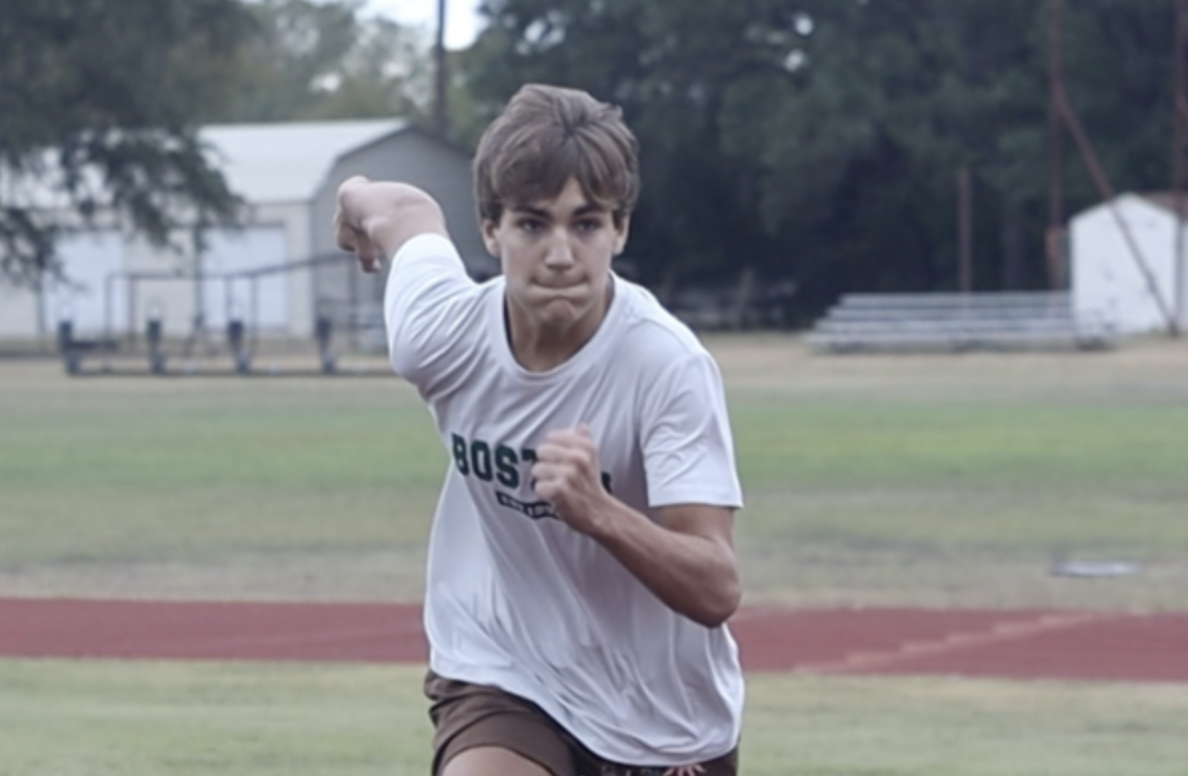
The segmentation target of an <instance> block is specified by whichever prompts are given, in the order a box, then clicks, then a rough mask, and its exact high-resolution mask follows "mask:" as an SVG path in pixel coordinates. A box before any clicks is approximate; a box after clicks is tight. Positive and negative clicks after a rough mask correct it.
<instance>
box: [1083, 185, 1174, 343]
mask: <svg viewBox="0 0 1188 776" xmlns="http://www.w3.org/2000/svg"><path fill="white" fill-rule="evenodd" d="M1113 205H1114V207H1115V208H1116V209H1117V217H1116V216H1115V214H1114V212H1113V211H1112V210H1111V208H1110V206H1109V204H1108V203H1102V204H1100V205H1097V206H1096V207H1093V208H1090V209H1089V210H1086V211H1084V212H1082V213H1080V214H1078V215H1077V216H1076V217H1074V218H1073V219H1072V224H1071V228H1070V238H1071V245H1070V252H1071V265H1072V276H1071V285H1072V298H1073V306H1074V309H1075V310H1076V312H1077V315H1078V316H1085V317H1088V318H1092V317H1095V316H1100V317H1102V318H1104V319H1105V320H1107V321H1110V322H1112V323H1113V325H1114V327H1115V330H1116V331H1117V332H1118V333H1119V334H1140V333H1145V332H1152V331H1166V330H1167V315H1169V314H1170V315H1171V316H1173V317H1174V318H1175V319H1176V320H1178V321H1179V326H1180V328H1181V329H1185V328H1188V268H1186V266H1185V263H1184V259H1183V257H1181V258H1180V259H1179V260H1177V257H1176V255H1175V254H1176V229H1177V228H1179V229H1183V228H1184V224H1183V223H1180V224H1179V226H1177V218H1176V214H1175V206H1174V199H1173V197H1172V196H1171V195H1168V194H1153V195H1138V194H1122V195H1120V196H1118V197H1117V198H1116V199H1115V200H1114V202H1113ZM1118 217H1120V218H1121V219H1122V220H1123V222H1124V223H1125V224H1126V225H1127V227H1128V228H1129V232H1130V234H1131V236H1132V237H1133V240H1134V244H1135V245H1136V246H1137V247H1138V253H1139V255H1140V256H1141V257H1142V260H1143V263H1144V264H1145V265H1146V267H1147V272H1144V271H1143V269H1142V267H1141V265H1140V264H1139V261H1137V260H1136V258H1135V255H1134V252H1133V251H1132V250H1131V249H1130V247H1129V243H1128V241H1127V239H1126V236H1125V233H1124V232H1123V230H1122V228H1121V227H1120V226H1119V223H1118ZM1182 243H1183V246H1184V250H1185V252H1186V253H1188V232H1185V233H1184V234H1183V238H1182ZM1165 311H1166V312H1165Z"/></svg>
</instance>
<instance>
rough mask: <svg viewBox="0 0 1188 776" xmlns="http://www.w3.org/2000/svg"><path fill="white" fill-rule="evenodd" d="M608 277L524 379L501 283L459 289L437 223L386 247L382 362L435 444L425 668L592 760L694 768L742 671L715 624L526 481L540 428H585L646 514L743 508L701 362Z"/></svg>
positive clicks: (733, 741) (671, 328)
mask: <svg viewBox="0 0 1188 776" xmlns="http://www.w3.org/2000/svg"><path fill="white" fill-rule="evenodd" d="M613 282H614V296H613V299H612V302H611V304H610V307H609V309H608V311H607V314H606V317H605V319H604V320H603V321H602V323H601V325H600V327H599V329H598V331H597V332H596V333H595V334H594V336H593V337H592V338H591V339H590V341H589V342H588V343H586V345H585V346H584V347H582V349H581V350H579V351H578V352H577V353H576V354H574V356H573V357H571V358H570V359H569V360H568V361H566V362H565V363H564V364H561V365H560V366H558V367H556V368H554V369H552V370H549V371H547V372H543V373H532V372H529V371H527V370H525V369H523V368H522V367H521V366H520V365H519V364H518V363H517V362H516V360H515V358H514V357H513V355H512V352H511V349H510V346H509V345H508V339H507V335H506V333H505V326H504V315H503V307H504V291H505V289H504V280H503V278H502V277H499V278H495V279H493V280H491V281H489V282H487V283H484V284H482V285H479V284H476V283H474V282H473V281H471V280H470V278H469V277H467V275H466V273H465V271H464V269H463V265H462V262H461V260H460V259H459V257H458V254H457V252H456V250H455V248H454V246H453V245H452V244H451V243H450V242H449V241H448V240H446V239H445V238H443V237H440V236H436V235H421V236H418V237H416V238H413V239H412V240H409V241H408V242H407V243H405V245H404V246H403V247H402V248H401V249H400V250H399V251H398V253H397V255H396V257H395V258H394V260H393V264H392V271H391V275H390V277H389V280H388V285H387V291H386V295H385V302H384V307H385V319H386V323H387V330H388V338H389V340H388V341H389V345H390V347H391V354H392V365H393V368H394V369H395V370H396V372H397V373H398V374H400V375H401V376H403V377H404V378H405V379H407V380H408V381H410V382H411V383H412V384H413V385H415V386H416V387H417V389H418V390H419V391H420V393H421V395H422V397H423V398H424V399H425V401H426V402H427V404H428V406H429V409H430V412H431V413H432V415H433V418H434V420H435V421H436V423H437V428H438V430H439V432H440V434H441V439H442V442H443V443H444V444H445V447H446V450H447V451H448V452H449V454H450V457H451V466H450V468H449V472H448V474H447V475H446V481H445V486H444V488H443V490H442V494H441V499H440V501H439V503H438V506H437V514H436V516H435V518H434V521H433V529H432V533H431V537H430V541H429V567H428V580H427V587H426V595H425V627H426V631H427V633H428V636H429V643H430V647H431V656H430V665H431V667H432V669H433V670H434V671H436V672H437V673H438V674H440V675H441V676H444V677H447V678H450V679H456V680H459V681H466V682H473V683H477V684H486V685H493V686H496V687H500V688H502V689H503V690H505V691H506V692H509V693H512V694H514V695H518V696H520V697H523V698H527V699H528V700H531V701H532V702H534V703H536V704H537V705H538V706H540V707H541V708H542V709H544V711H545V712H546V713H548V714H549V715H550V716H551V717H552V718H553V719H554V720H555V721H557V722H558V723H559V724H560V725H562V726H563V727H564V728H566V729H567V730H568V731H569V732H570V733H571V734H572V735H574V736H575V737H576V738H577V739H578V740H579V741H581V742H582V743H583V744H584V745H585V746H586V747H587V748H589V749H590V750H591V751H593V752H594V753H595V754H597V755H599V756H601V757H603V758H606V759H607V760H611V761H614V762H620V763H626V764H632V765H640V766H666V767H671V766H677V765H684V764H689V763H693V762H704V761H706V760H710V759H713V758H715V757H719V756H721V755H723V754H726V753H727V752H729V751H730V750H731V749H732V748H734V747H735V746H736V745H737V743H738V738H739V729H740V723H741V715H742V706H743V677H742V672H741V670H740V668H739V662H738V650H737V647H736V645H735V642H734V640H733V638H732V637H731V635H730V632H729V630H728V629H727V628H726V627H725V626H722V627H718V628H713V629H710V628H706V627H704V626H702V625H699V624H697V623H695V622H693V621H692V620H690V619H688V618H686V617H684V616H682V615H679V614H677V613H676V612H674V611H673V610H672V609H670V608H669V607H668V606H666V605H665V604H663V603H662V602H661V601H660V600H659V599H658V598H657V597H656V596H655V595H654V594H653V593H652V592H651V591H650V590H648V589H647V588H646V587H645V586H644V585H643V584H642V583H641V582H640V581H639V580H638V579H636V578H635V577H634V576H633V575H632V574H631V573H629V572H628V571H627V570H626V569H625V568H624V567H623V566H622V565H621V564H620V563H619V561H618V560H616V559H615V558H614V557H613V556H612V555H611V554H610V553H609V552H608V551H607V550H606V549H605V548H603V547H602V546H601V545H600V544H598V543H597V542H595V541H594V540H593V539H590V538H589V537H587V536H585V535H583V534H580V533H578V532H576V531H574V530H573V529H571V528H569V527H568V526H567V525H566V524H565V523H563V522H562V521H560V520H559V519H557V518H556V516H555V515H553V513H552V509H551V507H550V506H549V505H548V503H547V502H545V501H543V500H542V499H541V498H540V497H539V496H538V495H537V494H536V493H535V492H534V491H533V489H532V487H531V484H530V475H529V471H530V469H531V465H532V459H533V457H534V453H533V451H534V450H535V448H536V446H537V445H539V444H540V443H541V442H542V440H543V439H544V437H545V435H546V434H547V433H548V432H549V431H552V430H554V429H560V428H569V427H573V426H576V425H578V424H579V423H585V424H587V425H588V426H589V427H590V430H591V433H592V435H593V437H594V440H595V442H596V443H597V445H598V449H599V455H600V458H601V464H602V469H603V482H604V483H606V484H608V485H609V488H610V490H611V492H612V493H613V494H614V495H615V497H617V498H618V499H620V500H621V501H623V502H624V503H626V504H628V505H630V506H631V507H633V508H634V509H637V510H639V511H640V512H642V513H644V514H645V515H647V516H649V517H650V518H651V519H653V520H655V519H657V516H658V512H657V509H658V508H659V507H662V506H666V505H670V504H682V503H699V504H711V505H716V506H724V507H740V506H741V505H742V497H741V492H740V488H739V483H738V477H737V474H736V471H735V465H734V451H733V443H732V440H731V433H730V425H729V420H728V417H727V413H726V404H725V399H724V395H723V389H722V382H721V376H720V374H719V372H718V369H717V365H716V364H715V363H714V361H713V359H712V358H711V357H710V355H709V354H708V353H707V352H706V351H705V349H704V348H703V347H702V346H701V344H700V343H699V342H698V340H697V339H696V337H695V336H694V335H693V334H692V333H691V332H690V331H689V330H688V329H687V328H686V327H685V326H684V325H682V324H681V323H679V322H678V321H677V320H676V319H675V318H673V317H672V316H671V315H669V314H668V313H667V312H665V311H664V309H663V308H662V307H661V306H660V305H659V303H658V302H657V301H656V300H655V298H653V297H652V295H651V294H649V293H648V292H647V291H645V290H644V289H642V288H641V287H639V286H637V285H634V284H632V283H629V282H627V281H625V280H622V279H621V278H618V277H615V278H613Z"/></svg>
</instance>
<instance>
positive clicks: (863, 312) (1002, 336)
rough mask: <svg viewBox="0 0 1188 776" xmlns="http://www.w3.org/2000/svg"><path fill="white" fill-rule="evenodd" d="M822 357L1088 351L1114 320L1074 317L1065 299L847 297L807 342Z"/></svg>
mask: <svg viewBox="0 0 1188 776" xmlns="http://www.w3.org/2000/svg"><path fill="white" fill-rule="evenodd" d="M806 339H807V342H808V344H809V345H810V346H811V347H812V348H814V349H815V350H818V351H824V352H833V353H856V352H880V351H971V350H1072V349H1080V350H1091V349H1103V348H1109V347H1113V346H1114V344H1116V335H1115V333H1114V331H1113V327H1112V326H1111V325H1110V323H1109V321H1107V320H1105V319H1104V318H1101V317H1099V316H1089V315H1084V314H1079V315H1078V314H1077V313H1076V312H1075V311H1074V310H1073V305H1072V298H1071V296H1070V294H1068V293H1067V292H1047V291H1024V292H981V293H968V294H962V293H926V294H846V295H845V296H843V297H842V298H841V299H840V300H839V301H838V303H837V304H836V305H834V306H833V307H832V308H830V309H829V311H828V312H827V313H826V314H825V316H824V317H822V318H821V319H820V320H819V321H818V322H817V324H816V325H815V326H814V328H813V329H812V331H810V332H809V334H808V336H807V338H806Z"/></svg>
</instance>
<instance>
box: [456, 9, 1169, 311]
mask: <svg viewBox="0 0 1188 776" xmlns="http://www.w3.org/2000/svg"><path fill="white" fill-rule="evenodd" d="M1172 5H1173V4H1172V2H1171V0H1166V2H1151V3H1134V2H1133V1H1132V0H1069V3H1068V6H1069V11H1068V24H1067V29H1066V47H1067V52H1068V55H1067V62H1066V70H1067V79H1068V91H1069V94H1070V98H1071V99H1072V101H1073V103H1074V105H1075V106H1076V107H1077V110H1078V111H1079V113H1080V115H1081V118H1082V119H1083V121H1084V124H1085V125H1086V128H1087V131H1088V133H1089V134H1090V136H1091V137H1092V138H1093V139H1094V142H1095V144H1096V145H1097V148H1098V152H1099V154H1100V156H1101V158H1102V160H1103V164H1104V165H1105V167H1106V168H1107V172H1108V173H1109V174H1110V176H1111V177H1112V178H1113V179H1114V181H1115V184H1116V186H1117V187H1118V188H1120V189H1121V188H1150V187H1159V186H1163V185H1165V182H1166V180H1167V177H1168V175H1167V167H1168V164H1167V149H1168V148H1169V146H1170V105H1171V94H1170V86H1171V37H1172V36H1171V32H1170V30H1169V27H1170V22H1171V19H1172V16H1171V13H1172ZM1048 11H1049V4H1048V3H1046V2H1044V3H1037V2H1035V0H999V2H994V3H988V2H986V1H985V0H895V1H894V2H886V1H885V0H699V2H697V3H688V2H683V0H487V2H486V4H485V13H486V16H487V19H488V26H487V29H486V31H485V32H484V33H483V35H482V36H481V38H480V40H479V41H478V43H477V45H476V46H475V47H474V49H473V50H472V52H470V53H469V55H468V59H467V64H466V67H467V71H468V79H469V80H468V83H469V84H470V86H471V88H472V89H473V90H474V94H475V104H476V105H477V106H478V107H479V108H480V109H481V110H484V111H486V112H488V113H491V112H493V111H494V110H497V109H498V107H499V106H500V105H501V104H502V102H503V101H505V100H506V99H507V98H508V97H509V96H510V95H511V93H512V92H514V91H515V89H516V88H518V86H519V85H520V84H522V83H524V82H525V81H547V82H553V83H562V84H567V85H572V86H577V87H580V88H585V89H588V90H589V91H591V92H592V93H593V94H595V95H596V96H598V97H600V98H602V99H606V100H610V101H613V102H616V103H618V104H620V105H622V106H623V108H624V110H625V112H626V114H627V117H628V120H629V122H630V123H631V125H632V126H633V127H634V128H635V130H636V133H637V134H638V136H639V138H640V142H641V147H642V150H643V165H644V166H643V173H644V188H643V191H642V196H641V201H640V206H639V211H638V212H637V217H636V220H635V223H634V225H633V236H632V243H631V250H632V251H633V254H634V256H635V258H636V259H637V263H638V264H639V265H640V268H641V270H642V273H641V274H642V276H643V278H644V280H645V282H649V283H651V284H653V285H660V286H664V285H666V284H667V283H668V282H669V281H672V280H674V279H675V280H676V281H677V282H681V281H683V282H700V283H705V282H715V283H721V282H723V281H726V280H729V279H731V278H735V277H738V276H740V275H746V274H747V273H748V272H754V273H757V274H758V275H759V276H760V277H761V278H766V279H769V280H774V279H777V278H793V279H794V280H795V281H796V283H797V286H798V295H797V299H796V305H797V310H796V311H795V312H796V315H797V316H798V317H800V318H809V317H811V316H814V315H816V314H818V313H819V312H820V311H821V309H822V308H824V307H825V306H826V305H828V304H830V303H831V302H832V301H834V300H835V299H836V298H837V296H838V294H840V293H843V292H845V291H861V290H885V291H909V290H910V291H928V290H943V289H952V288H954V287H955V285H956V278H957V235H956V231H957V228H956V222H957V218H956V207H955V204H954V200H955V196H954V192H955V188H956V183H955V179H956V173H957V171H958V169H960V168H961V167H968V168H970V169H971V170H972V172H973V175H974V182H975V192H976V193H975V200H976V205H977V207H976V211H975V226H976V228H975V255H976V257H977V266H976V268H975V287H977V288H980V289H992V288H1035V287H1040V286H1042V285H1043V284H1044V283H1046V281H1047V278H1046V272H1045V269H1046V268H1045V262H1044V259H1043V257H1044V227H1045V223H1046V219H1047V201H1046V200H1047V187H1048V177H1047V176H1048V130H1047V113H1048V97H1047V58H1048V36H1047V32H1048ZM1067 145H1069V146H1071V144H1067ZM1067 167H1068V170H1069V174H1068V181H1067V187H1066V191H1067V196H1068V212H1075V210H1076V209H1077V208H1079V207H1083V206H1085V205H1088V204H1090V203H1091V202H1093V201H1094V200H1095V199H1096V197H1097V194H1096V192H1095V191H1094V189H1093V187H1092V186H1091V185H1089V180H1088V177H1087V176H1086V175H1085V173H1084V167H1083V165H1081V164H1079V163H1074V160H1073V159H1072V157H1071V154H1070V160H1069V164H1068V166H1067Z"/></svg>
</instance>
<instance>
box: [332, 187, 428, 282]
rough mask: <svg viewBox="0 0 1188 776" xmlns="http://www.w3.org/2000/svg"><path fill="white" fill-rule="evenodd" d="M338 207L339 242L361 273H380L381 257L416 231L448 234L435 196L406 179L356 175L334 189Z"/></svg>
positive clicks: (385, 255)
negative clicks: (396, 180) (371, 178)
mask: <svg viewBox="0 0 1188 776" xmlns="http://www.w3.org/2000/svg"><path fill="white" fill-rule="evenodd" d="M337 205H338V207H337V210H336V212H335V213H334V229H335V234H336V238H337V240H338V246H339V247H340V248H342V249H343V250H345V251H351V252H353V253H355V255H356V256H358V258H359V264H360V266H361V267H362V268H363V271H364V272H378V271H379V269H380V266H381V263H382V261H383V259H384V258H385V257H388V258H391V257H392V256H394V255H395V254H396V251H398V250H399V249H400V246H402V245H404V243H406V242H407V241H408V240H410V239H411V238H413V237H416V236H417V235H419V234H440V235H442V236H443V237H447V238H448V237H449V232H447V231H446V223H445V216H444V215H443V214H442V212H441V207H440V206H439V205H438V204H437V202H436V200H434V199H433V197H431V196H429V195H428V194H426V193H425V192H424V191H422V190H420V189H418V188H416V187H415V186H410V185H408V184H405V183H391V182H377V181H369V180H367V179H366V178H364V177H362V176H355V177H353V178H349V179H347V180H346V181H344V182H343V183H342V185H341V186H339V187H338V199H337Z"/></svg>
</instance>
